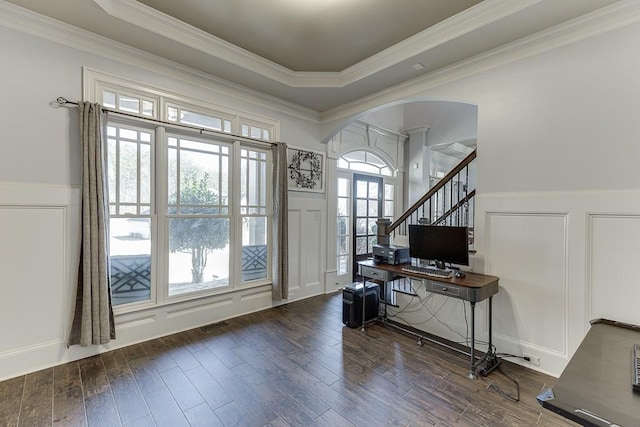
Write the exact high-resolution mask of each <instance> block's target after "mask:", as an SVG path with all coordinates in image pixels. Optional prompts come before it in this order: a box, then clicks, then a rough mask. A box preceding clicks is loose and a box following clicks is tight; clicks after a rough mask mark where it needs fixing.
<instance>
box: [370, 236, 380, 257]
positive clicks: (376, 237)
mask: <svg viewBox="0 0 640 427" xmlns="http://www.w3.org/2000/svg"><path fill="white" fill-rule="evenodd" d="M377 242H378V236H371V237H369V244H368V245H367V253H368V254H370V253H373V245H375V244H376V243H377Z"/></svg>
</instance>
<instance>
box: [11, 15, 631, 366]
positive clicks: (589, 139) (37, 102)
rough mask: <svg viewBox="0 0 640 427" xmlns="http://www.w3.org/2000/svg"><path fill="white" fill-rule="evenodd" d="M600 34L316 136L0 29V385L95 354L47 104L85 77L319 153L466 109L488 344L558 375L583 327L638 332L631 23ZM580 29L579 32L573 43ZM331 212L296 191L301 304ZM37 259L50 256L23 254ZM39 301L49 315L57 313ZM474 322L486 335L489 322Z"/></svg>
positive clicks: (266, 298) (221, 303) (309, 123)
mask: <svg viewBox="0 0 640 427" xmlns="http://www.w3.org/2000/svg"><path fill="white" fill-rule="evenodd" d="M594 28H597V30H596V29H594V30H593V31H594V32H595V33H597V34H598V35H595V36H593V37H591V38H587V39H583V40H581V41H578V42H575V43H573V44H569V45H566V46H564V47H559V48H555V50H548V49H549V47H548V46H544V45H541V43H544V42H545V40H547V43H549V44H550V45H552V46H554V47H556V46H558V45H559V44H560V43H561V42H562V40H564V39H565V38H566V37H570V35H569V36H566V34H568V33H567V32H565V33H562V37H556V35H555V34H551V35H550V36H549V37H548V38H547V39H545V38H544V37H536V38H534V39H533V40H532V41H529V42H527V43H529V44H527V43H518V44H517V47H515V48H512V49H511V50H510V49H505V50H500V51H499V52H497V53H495V54H493V56H488V57H483V58H482V59H480V60H478V62H476V63H473V61H472V62H469V63H467V64H465V65H464V66H459V67H457V68H454V69H452V70H449V71H448V72H447V73H440V74H436V75H434V77H433V78H431V77H430V76H427V77H426V78H425V79H422V80H420V79H419V80H416V81H413V82H409V83H407V84H404V85H401V86H400V87H398V88H394V89H393V90H387V91H385V92H384V93H382V94H380V96H379V97H369V98H367V99H365V100H360V101H357V102H355V103H353V104H352V105H347V106H343V107H341V108H340V109H338V110H336V111H335V112H326V113H324V114H323V117H325V118H326V122H325V123H322V124H321V125H319V124H318V123H319V121H318V116H317V115H314V114H312V113H309V112H308V111H304V110H300V111H298V110H296V109H295V108H292V107H291V106H290V105H287V104H284V103H278V102H277V101H276V100H270V99H268V97H264V96H260V95H259V94H253V93H246V92H241V91H239V90H237V89H234V88H230V87H227V86H224V85H220V84H219V83H217V82H216V81H215V79H209V78H207V77H206V76H202V75H199V74H191V73H186V72H184V71H180V69H179V67H172V66H170V65H168V64H164V63H162V61H157V62H154V61H152V60H149V57H148V55H138V54H130V53H129V52H128V51H127V50H126V49H116V48H115V47H113V46H111V47H110V45H108V44H105V47H104V50H105V52H108V54H109V55H112V54H113V52H117V57H118V58H119V60H117V61H116V60H113V59H108V56H105V57H103V56H100V55H99V54H97V53H96V54H91V53H87V50H91V49H94V48H93V47H92V48H91V49H89V48H87V47H86V46H84V47H83V46H79V48H78V49H75V48H72V47H67V46H63V45H59V44H56V43H53V42H49V41H46V40H45V39H44V38H39V37H35V36H31V35H27V34H26V33H22V32H18V31H15V30H10V29H7V28H3V27H0V58H1V60H2V61H1V63H2V64H3V67H2V69H1V70H0V73H1V76H2V79H0V93H2V94H3V102H2V103H1V104H0V117H2V130H3V138H2V140H1V142H0V148H1V149H2V153H3V155H2V156H0V183H2V187H1V188H0V218H2V220H3V221H2V222H1V223H2V225H1V226H0V232H1V233H2V234H1V236H3V237H2V240H1V243H0V245H1V247H2V249H1V250H0V254H1V255H2V258H1V259H0V269H1V270H2V271H3V272H5V271H6V272H7V274H2V276H0V316H1V317H0V319H1V320H2V321H1V322H0V336H2V337H10V338H8V339H7V340H6V341H5V344H4V346H3V347H0V379H3V378H8V377H11V376H15V375H18V374H21V373H23V372H27V371H33V370H37V369H40V368H43V367H46V366H51V365H53V364H56V363H61V362H64V361H66V360H70V359H73V358H78V357H81V356H83V355H88V354H92V353H94V352H96V351H100V350H104V349H105V348H106V347H105V348H98V349H96V348H91V349H79V348H77V347H74V348H72V349H70V350H67V349H66V347H65V346H64V340H65V336H64V333H65V332H64V331H65V330H66V329H67V326H68V313H69V312H70V307H69V305H70V299H71V298H72V295H73V292H74V290H73V289H74V288H73V276H74V275H75V262H74V261H75V260H74V258H75V257H76V256H77V255H76V252H77V250H76V248H75V246H76V242H77V240H78V236H77V232H76V228H75V227H77V220H76V218H77V206H78V203H77V187H76V186H77V184H78V183H79V176H80V175H79V169H78V168H77V167H76V166H75V165H76V164H77V160H78V145H79V144H78V140H77V137H76V136H75V130H74V129H76V128H77V118H76V117H75V114H76V113H75V112H74V111H75V110H72V109H66V108H52V107H51V106H49V103H50V102H51V101H52V100H54V99H55V98H56V97H57V96H60V95H63V96H66V97H68V98H70V99H80V98H81V93H82V91H81V89H82V86H81V81H80V80H81V67H82V66H85V65H86V66H90V67H92V68H95V69H98V70H101V71H106V72H111V73H114V74H117V75H120V76H123V77H125V78H129V79H133V80H138V81H143V82H146V83H149V84H152V85H155V86H159V87H167V88H169V89H171V90H173V91H176V92H184V93H185V94H187V95H192V96H197V97H199V98H203V99H207V100H211V101H213V102H215V103H217V104H222V105H229V106H231V107H233V108H237V109H240V110H244V111H250V112H253V113H255V114H263V115H265V116H269V117H272V118H275V119H278V120H280V121H281V129H282V134H281V139H282V140H285V141H287V142H289V143H291V144H294V145H298V146H305V147H308V148H317V149H318V150H321V149H322V148H323V147H317V141H319V140H320V139H321V138H322V139H324V138H326V137H328V136H329V135H331V134H334V133H335V132H336V131H337V129H339V128H340V126H339V123H345V122H348V121H349V120H350V119H349V118H350V117H353V116H358V115H361V114H362V113H363V112H364V111H367V110H369V109H371V108H378V107H379V106H380V105H383V104H389V105H392V104H394V105H395V104H397V103H399V102H402V101H403V100H404V99H407V100H408V99H411V100H417V99H433V100H442V99H445V100H454V101H460V102H466V103H470V104H475V105H477V106H478V114H479V116H478V200H477V206H476V215H477V216H476V221H475V223H476V227H477V231H476V249H477V250H478V261H477V262H475V261H474V266H475V268H476V271H479V272H486V273H489V274H495V275H497V276H499V277H500V278H501V280H500V286H501V289H500V292H499V294H498V295H497V296H496V298H495V299H496V301H495V306H494V307H495V315H494V321H495V323H494V325H495V327H494V333H495V337H494V338H495V340H494V341H495V343H496V344H497V346H498V351H501V352H502V351H504V352H514V353H519V352H523V351H526V352H528V353H530V354H532V355H538V356H540V362H541V366H540V367H539V368H538V369H541V370H543V371H546V372H549V373H552V374H556V375H557V374H559V373H560V372H561V370H562V368H563V367H564V366H565V364H566V363H567V361H568V359H569V358H570V356H571V355H572V354H573V352H574V351H575V349H576V347H577V345H578V343H579V342H580V341H581V339H582V338H583V336H584V334H585V333H586V331H587V330H588V327H589V326H588V320H590V319H591V318H595V317H611V318H615V319H620V320H624V321H628V322H631V323H636V324H640V310H638V306H639V305H640V303H639V298H640V293H638V292H637V290H636V288H637V286H636V279H635V274H634V273H633V271H634V270H633V265H632V262H633V261H634V260H636V259H638V258H640V248H639V246H638V241H639V240H638V238H639V237H640V236H638V232H637V231H636V230H638V227H637V224H638V218H640V205H639V201H640V185H639V183H640V168H638V167H637V162H638V159H640V144H638V143H637V138H638V135H639V134H640V132H639V131H640V120H638V119H637V117H638V113H639V112H640V111H639V110H640V108H639V107H638V102H637V100H638V99H639V95H640V73H639V71H640V50H639V49H637V42H636V41H637V40H639V39H640V25H639V24H631V25H628V26H627V27H623V28H621V29H617V30H613V31H610V32H606V33H603V34H600V31H604V29H603V28H611V23H609V24H608V26H607V27H602V26H596V25H594ZM579 29H580V28H579ZM26 30H30V29H29V28H27V26H25V31H26ZM54 30H55V29H52V28H48V29H47V31H49V32H51V31H54ZM585 31H588V28H587V30H585ZM580 34H582V35H581V36H580V37H584V36H583V34H584V31H583V32H582V33H580ZM47 38H51V37H50V35H48V36H47ZM60 38H61V39H62V38H63V37H60ZM560 39H562V40H560ZM65 43H66V42H65ZM69 43H73V42H72V41H70V42H69ZM94 50H95V49H94ZM545 51H546V53H544V52H545ZM539 52H543V53H539ZM526 55H529V56H528V57H526ZM523 57H524V59H518V58H523ZM516 59H517V60H516ZM146 61H150V62H149V63H148V64H147V65H145V63H146ZM149 69H153V70H154V72H153V73H152V72H149V71H148V70H149ZM327 170H328V172H329V176H328V177H327V188H328V190H329V189H330V188H331V187H330V186H332V185H333V183H332V179H333V177H332V174H335V168H334V165H332V164H331V163H330V162H328V169H327ZM52 188H53V189H54V190H50V189H52ZM330 203H331V202H330V200H329V199H327V196H326V195H306V194H296V195H292V197H291V202H290V211H291V212H290V214H291V222H290V224H291V226H292V231H291V234H292V235H293V236H294V237H292V239H295V241H290V244H292V245H293V247H295V250H296V251H297V252H296V256H295V257H293V259H294V261H293V264H292V277H293V278H294V283H292V291H293V294H294V296H295V298H299V297H305V296H309V295H313V294H315V293H319V292H323V291H324V289H325V280H326V279H325V276H323V275H322V274H323V272H324V270H326V269H327V259H326V254H327V249H326V248H327V241H326V240H325V239H326V235H327V233H325V232H323V231H324V230H330V226H329V225H328V224H330V223H331V221H332V220H329V219H327V205H328V204H330ZM32 223H34V225H33V226H31V224H32ZM314 230H319V231H318V232H316V231H314ZM18 232H19V233H18ZM16 233H18V234H20V236H21V241H20V242H18V239H17V236H16ZM5 236H6V237H5ZM316 238H317V239H319V240H320V244H318V241H316V240H315V239H316ZM7 242H10V243H9V244H7ZM296 245H297V246H296ZM31 248H33V249H34V251H33V252H32V251H31ZM33 254H35V255H36V256H37V257H38V258H43V257H45V258H46V257H47V256H48V255H50V256H51V258H49V259H44V260H34V259H33V258H34V257H33ZM61 254H62V255H61ZM61 258H62V259H63V260H64V261H63V265H62V266H61V265H60V264H59V261H60V259H61ZM318 260H319V261H318ZM34 262H38V271H36V269H34V268H33V266H34ZM316 263H318V264H319V265H317V264H316ZM310 267H312V268H310ZM51 301H53V302H55V304H56V305H58V304H59V305H60V307H58V308H57V309H52V307H53V306H52V305H51V304H50V302H51ZM456 304H457V305H456ZM270 305H271V300H270V292H269V289H268V288H255V289H248V290H245V291H243V292H238V293H231V294H225V295H219V296H216V297H212V298H209V299H206V300H199V301H194V302H191V303H185V304H181V305H174V306H168V307H165V308H163V309H161V310H155V311H154V310H151V311H148V312H143V313H137V314H130V315H124V316H120V317H119V319H118V333H119V338H118V340H117V341H116V342H114V343H113V346H120V345H126V344H128V343H132V342H136V341H140V340H144V339H148V338H152V337H153V336H156V335H161V334H166V333H169V332H172V331H177V330H180V329H187V328H190V327H193V326H195V325H197V324H203V323H208V322H212V321H215V320H219V319H223V318H226V317H230V316H234V315H237V314H239V313H242V312H249V311H253V310H260V309H263V308H265V307H268V306H270ZM458 306H459V302H454V303H451V305H450V306H449V307H448V310H447V311H451V313H450V314H447V316H445V318H446V319H447V322H448V323H449V324H450V325H451V326H453V327H454V328H455V329H457V330H461V331H464V327H465V324H464V319H463V316H462V315H461V313H460V312H459V310H460V309H459V308H457V307H458ZM480 306H481V307H480V310H481V312H482V313H483V314H485V316H486V313H485V312H484V311H482V310H483V304H480ZM16 307H19V308H20V310H16V309H15V308H16ZM481 323H482V325H483V326H482V330H483V332H484V334H486V331H487V328H486V318H485V321H484V322H481ZM424 328H425V329H427V330H436V331H438V330H442V335H444V336H447V332H446V331H445V329H446V328H444V327H441V326H439V325H437V324H435V323H433V322H430V323H427V324H425V326H424ZM16 334H18V335H19V336H16ZM450 338H452V339H455V340H457V339H458V338H457V337H456V336H455V335H453V336H450Z"/></svg>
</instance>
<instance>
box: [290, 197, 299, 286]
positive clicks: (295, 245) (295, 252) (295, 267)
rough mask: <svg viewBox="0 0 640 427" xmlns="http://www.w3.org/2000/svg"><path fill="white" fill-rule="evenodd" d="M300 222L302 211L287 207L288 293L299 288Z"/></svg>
mask: <svg viewBox="0 0 640 427" xmlns="http://www.w3.org/2000/svg"><path fill="white" fill-rule="evenodd" d="M301 224H302V211H301V210H300V209H291V208H289V294H291V293H295V292H296V290H297V289H299V288H300V259H301V254H300V251H301V250H302V235H301V234H300V230H301Z"/></svg>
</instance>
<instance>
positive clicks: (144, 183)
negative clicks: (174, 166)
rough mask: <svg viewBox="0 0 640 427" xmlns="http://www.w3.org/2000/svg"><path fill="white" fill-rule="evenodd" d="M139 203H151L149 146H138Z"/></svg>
mask: <svg viewBox="0 0 640 427" xmlns="http://www.w3.org/2000/svg"><path fill="white" fill-rule="evenodd" d="M140 203H151V146H149V145H144V144H141V145H140Z"/></svg>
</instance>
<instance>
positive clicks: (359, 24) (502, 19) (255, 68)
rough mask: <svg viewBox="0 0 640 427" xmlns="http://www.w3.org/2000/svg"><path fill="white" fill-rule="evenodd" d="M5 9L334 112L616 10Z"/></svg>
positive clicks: (436, 0) (335, 2)
mask: <svg viewBox="0 0 640 427" xmlns="http://www.w3.org/2000/svg"><path fill="white" fill-rule="evenodd" d="M0 1H3V0H0ZM5 1H7V2H8V3H13V4H15V5H18V6H21V7H23V8H26V9H29V10H31V11H34V12H37V13H39V14H43V15H46V16H49V17H51V18H54V19H56V20H59V21H62V22H64V23H67V24H70V25H73V26H75V27H79V28H81V29H84V30H87V31H90V32H93V33H96V34H98V35H101V36H104V37H107V38H109V39H112V40H115V41H117V42H120V43H124V44H126V45H128V46H131V47H134V48H137V49H141V50H144V51H146V52H149V53H152V54H154V55H158V56H160V57H162V58H165V59H168V60H172V61H175V62H178V63H180V64H182V65H185V66H188V67H190V68H192V69H194V70H197V71H199V72H204V73H207V74H211V75H213V76H217V77H221V78H223V79H226V80H228V81H231V82H233V83H236V84H240V85H243V86H246V87H248V88H250V89H254V90H257V91H260V92H263V93H265V94H268V95H271V96H274V97H277V98H279V99H282V100H285V101H288V102H291V103H294V104H297V105H300V106H303V107H306V108H309V109H311V110H315V111H319V112H326V111H329V110H331V109H332V108H336V107H339V106H341V105H343V104H346V103H348V102H351V101H354V100H357V99H360V98H363V97H366V96H368V95H371V94H373V93H375V92H378V91H380V90H383V89H387V88H389V87H392V86H394V85H397V84H400V83H403V82H406V81H408V80H411V79H414V78H418V77H420V76H423V75H425V74H427V73H430V72H433V71H435V70H438V69H440V68H442V67H446V66H449V65H451V64H454V63H457V62H459V61H462V60H464V59H467V58H469V57H472V56H474V55H478V54H480V53H482V52H486V51H488V50H491V49H494V48H497V47H499V46H502V45H504V44H506V43H509V42H512V41H514V40H517V39H520V38H522V37H526V36H529V35H531V34H534V33H536V32H539V31H542V30H545V29H547V28H550V27H553V26H555V25H558V24H561V23H563V22H566V21H568V20H571V19H574V18H577V17H579V16H582V15H584V14H587V13H590V12H593V11H595V10H597V9H599V8H602V7H606V6H608V5H610V4H612V3H616V2H617V1H618V0H562V1H559V0H517V1H516V0H483V1H482V0H393V1H391V0H270V1H265V0H215V1H211V0H181V1H176V0H140V1H135V0H47V1H42V0H5Z"/></svg>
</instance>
